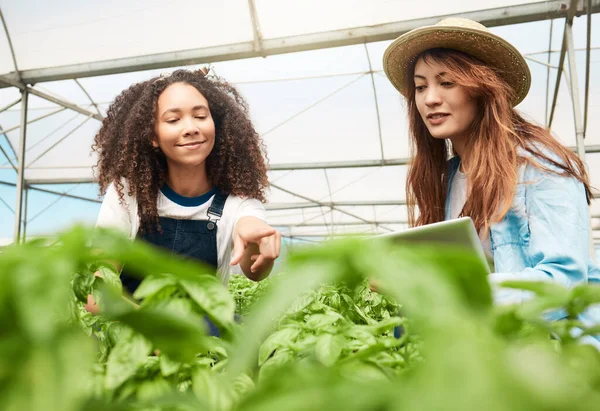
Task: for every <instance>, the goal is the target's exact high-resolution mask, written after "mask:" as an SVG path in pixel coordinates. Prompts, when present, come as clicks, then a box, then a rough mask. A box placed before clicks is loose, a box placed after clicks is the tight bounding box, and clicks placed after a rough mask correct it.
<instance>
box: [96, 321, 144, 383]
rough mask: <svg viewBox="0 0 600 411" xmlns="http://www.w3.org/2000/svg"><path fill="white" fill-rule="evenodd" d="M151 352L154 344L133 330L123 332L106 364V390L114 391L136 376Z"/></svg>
mask: <svg viewBox="0 0 600 411" xmlns="http://www.w3.org/2000/svg"><path fill="white" fill-rule="evenodd" d="M151 350H152V344H151V343H150V342H149V341H148V340H147V339H145V338H144V337H142V336H141V335H139V334H137V333H134V332H132V331H131V330H123V331H121V334H120V336H119V341H117V344H116V345H115V347H114V348H113V350H112V351H111V353H110V355H109V356H108V361H107V362H106V379H105V386H106V389H107V390H114V389H116V388H118V387H119V386H120V385H121V384H123V383H124V382H125V381H127V380H128V379H129V378H130V377H132V376H133V375H135V373H136V372H137V370H138V369H139V368H140V367H141V366H142V365H143V364H144V363H145V362H146V358H147V357H148V355H149V354H150V352H151Z"/></svg>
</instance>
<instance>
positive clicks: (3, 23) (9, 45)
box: [0, 9, 20, 81]
mask: <svg viewBox="0 0 600 411" xmlns="http://www.w3.org/2000/svg"><path fill="white" fill-rule="evenodd" d="M0 20H2V26H3V27H4V33H5V34H6V40H7V41H8V48H9V49H10V55H11V56H12V61H13V65H14V66H15V77H16V78H17V79H18V80H19V81H20V75H19V66H18V64H17V56H16V55H15V48H14V46H13V42H12V39H11V38H10V33H9V32H8V26H7V25H6V20H4V14H3V13H2V9H0Z"/></svg>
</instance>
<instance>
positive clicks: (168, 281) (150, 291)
mask: <svg viewBox="0 0 600 411" xmlns="http://www.w3.org/2000/svg"><path fill="white" fill-rule="evenodd" d="M176 283H177V282H176V280H175V279H174V278H173V277H170V276H164V275H161V276H150V277H146V278H144V279H143V280H142V282H141V284H140V285H139V287H138V288H137V289H136V290H135V292H134V293H133V297H134V298H136V299H138V300H141V299H143V298H147V297H150V296H152V295H154V294H156V293H158V292H159V291H160V290H162V289H163V288H165V287H167V286H169V285H175V284H176Z"/></svg>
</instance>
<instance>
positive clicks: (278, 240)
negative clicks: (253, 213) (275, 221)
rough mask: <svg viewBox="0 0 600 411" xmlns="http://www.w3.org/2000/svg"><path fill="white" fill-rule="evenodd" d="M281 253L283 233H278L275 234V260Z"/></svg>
mask: <svg viewBox="0 0 600 411" xmlns="http://www.w3.org/2000/svg"><path fill="white" fill-rule="evenodd" d="M280 252H281V233H280V232H279V231H277V232H276V233H275V258H277V257H279V253H280Z"/></svg>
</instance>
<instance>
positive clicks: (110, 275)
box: [98, 264, 123, 292]
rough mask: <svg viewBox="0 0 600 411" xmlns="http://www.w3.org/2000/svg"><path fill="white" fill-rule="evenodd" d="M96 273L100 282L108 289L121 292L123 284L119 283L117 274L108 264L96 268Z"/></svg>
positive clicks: (119, 279)
mask: <svg viewBox="0 0 600 411" xmlns="http://www.w3.org/2000/svg"><path fill="white" fill-rule="evenodd" d="M98 273H99V275H100V277H101V278H102V280H103V281H104V282H105V283H106V284H108V285H109V286H110V287H113V288H115V289H116V290H118V291H119V292H122V291H123V284H122V283H121V278H120V277H119V273H118V272H117V271H116V270H115V269H114V267H113V266H111V265H108V264H102V265H100V266H99V267H98Z"/></svg>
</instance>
